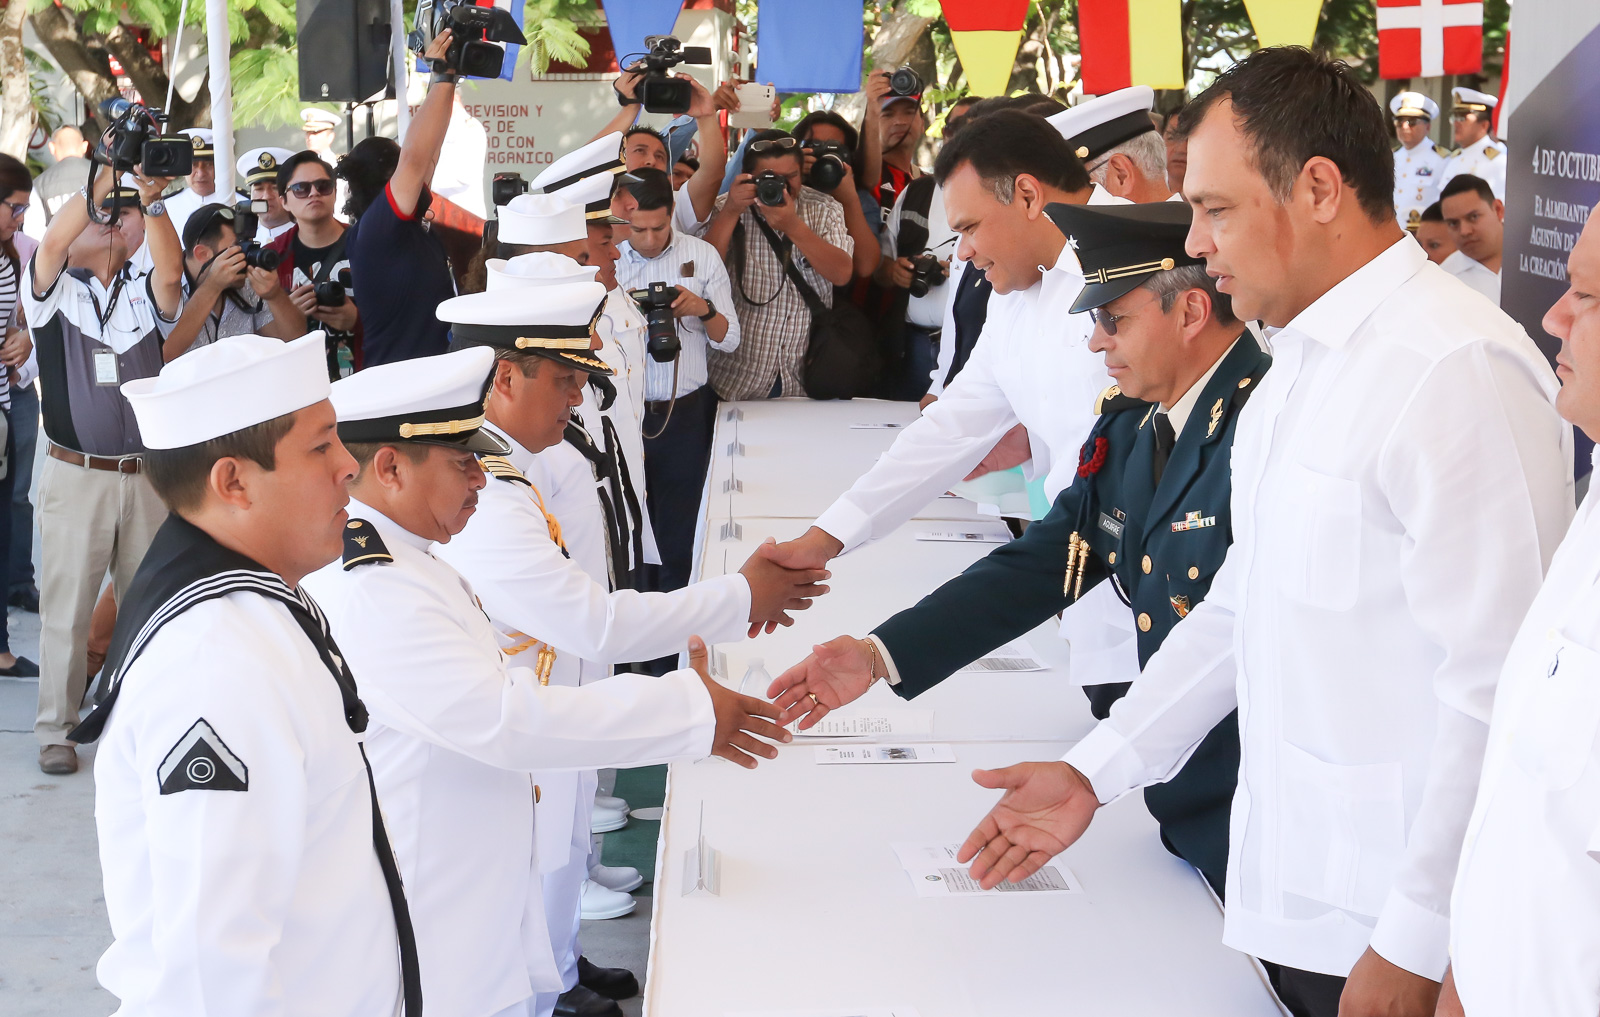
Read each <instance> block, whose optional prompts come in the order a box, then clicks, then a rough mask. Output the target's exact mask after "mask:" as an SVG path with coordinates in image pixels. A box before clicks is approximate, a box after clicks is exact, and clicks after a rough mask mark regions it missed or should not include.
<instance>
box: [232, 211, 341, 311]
mask: <svg viewBox="0 0 1600 1017" xmlns="http://www.w3.org/2000/svg"><path fill="white" fill-rule="evenodd" d="M266 210H267V203H266V201H264V200H262V199H260V198H257V199H255V200H254V201H241V202H239V203H238V204H237V205H235V206H233V236H234V239H235V240H236V241H237V242H238V244H239V250H241V251H243V252H244V263H245V264H246V265H248V266H250V267H251V268H264V269H266V270H267V271H269V272H270V271H272V270H273V269H275V268H277V267H278V252H277V251H274V250H270V249H269V248H266V247H263V246H261V241H259V240H257V239H256V231H257V230H258V229H260V227H261V213H262V212H265V211H266ZM318 303H321V300H318Z"/></svg>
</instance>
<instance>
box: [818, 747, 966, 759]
mask: <svg viewBox="0 0 1600 1017" xmlns="http://www.w3.org/2000/svg"><path fill="white" fill-rule="evenodd" d="M955 761H956V752H955V750H954V749H952V748H951V747H950V746H948V745H937V744H934V743H932V742H922V743H919V744H917V745H818V746H817V762H819V763H875V764H883V763H887V764H904V763H953V762H955Z"/></svg>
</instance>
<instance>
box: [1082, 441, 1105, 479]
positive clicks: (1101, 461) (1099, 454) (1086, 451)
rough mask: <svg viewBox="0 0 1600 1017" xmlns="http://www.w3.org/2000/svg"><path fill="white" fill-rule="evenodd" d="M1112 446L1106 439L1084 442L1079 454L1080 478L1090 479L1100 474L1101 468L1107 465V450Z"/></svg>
mask: <svg viewBox="0 0 1600 1017" xmlns="http://www.w3.org/2000/svg"><path fill="white" fill-rule="evenodd" d="M1110 444H1111V443H1110V442H1108V441H1106V440H1105V439H1104V438H1096V439H1095V440H1094V441H1093V442H1084V445H1083V448H1082V450H1080V451H1079V452H1078V476H1080V477H1088V476H1092V475H1093V474H1096V473H1099V472H1100V467H1102V466H1104V465H1105V464H1106V448H1107V447H1108V446H1109V445H1110Z"/></svg>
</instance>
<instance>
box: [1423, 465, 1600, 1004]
mask: <svg viewBox="0 0 1600 1017" xmlns="http://www.w3.org/2000/svg"><path fill="white" fill-rule="evenodd" d="M1597 458H1600V457H1597ZM1597 729H1600V518H1597V514H1596V509H1595V499H1592V498H1590V499H1586V500H1585V501H1584V503H1583V505H1582V506H1580V507H1579V509H1578V515H1577V518H1576V519H1574V520H1573V523H1572V529H1571V530H1570V531H1568V533H1567V538H1566V540H1564V541H1562V543H1561V548H1560V550H1558V551H1557V552H1556V556H1555V560H1554V561H1552V562H1551V563H1550V574H1549V575H1548V576H1546V577H1545V582H1544V586H1542V587H1540V589H1539V595H1538V596H1537V597H1535V598H1534V601H1533V606H1532V607H1531V608H1529V609H1528V615H1527V617H1526V618H1524V619H1523V620H1522V628H1521V629H1520V630H1518V632H1517V638H1516V641H1515V642H1513V643H1512V644H1511V652H1510V653H1509V654H1508V655H1507V657H1506V662H1505V666H1504V667H1503V668H1502V669H1501V671H1500V685H1499V689H1498V690H1497V691H1496V693H1495V700H1494V718H1493V720H1491V721H1490V724H1489V748H1488V750H1487V751H1486V752H1485V753H1484V759H1483V775H1482V778H1481V779H1480V782H1479V785H1478V801H1477V805H1476V806H1475V807H1474V808H1473V813H1472V820H1471V822H1470V823H1469V824H1468V826H1467V836H1466V840H1465V842H1464V843H1463V844H1462V848H1461V867H1460V869H1459V871H1458V872H1457V875H1456V885H1455V891H1454V893H1453V894H1452V895H1451V898H1450V913H1451V916H1452V917H1451V922H1450V958H1451V963H1452V965H1453V971H1454V973H1455V982H1456V991H1457V992H1458V993H1459V994H1460V996H1461V1002H1462V1004H1463V1005H1464V1006H1465V1008H1466V1012H1467V1013H1469V1014H1474V1015H1476V1014H1515V1013H1523V1014H1539V1015H1540V1017H1594V1014H1595V1013H1596V1012H1597V1011H1600V745H1597V743H1596V740H1595V732H1596V730H1597Z"/></svg>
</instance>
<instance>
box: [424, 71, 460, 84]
mask: <svg viewBox="0 0 1600 1017" xmlns="http://www.w3.org/2000/svg"><path fill="white" fill-rule="evenodd" d="M458 77H459V75H458V74H457V73H456V72H455V71H434V72H433V73H432V74H430V75H428V87H429V88H432V87H433V86H434V85H437V84H440V83H441V82H442V83H444V84H446V85H454V84H455V83H456V79H457V78H458Z"/></svg>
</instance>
